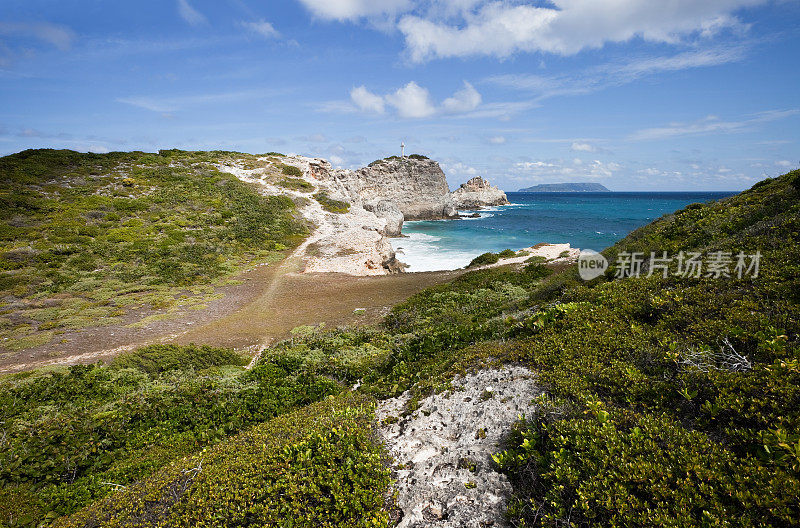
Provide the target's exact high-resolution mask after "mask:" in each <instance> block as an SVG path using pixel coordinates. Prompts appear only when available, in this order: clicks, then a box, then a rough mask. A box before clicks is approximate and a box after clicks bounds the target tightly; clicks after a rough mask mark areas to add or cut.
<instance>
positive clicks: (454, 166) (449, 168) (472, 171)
mask: <svg viewBox="0 0 800 528" xmlns="http://www.w3.org/2000/svg"><path fill="white" fill-rule="evenodd" d="M442 165H443V168H444V169H445V171H446V172H447V173H448V174H450V175H451V176H477V175H478V169H476V168H475V167H472V166H470V165H467V164H465V163H462V162H460V161H459V162H456V163H444V164H442Z"/></svg>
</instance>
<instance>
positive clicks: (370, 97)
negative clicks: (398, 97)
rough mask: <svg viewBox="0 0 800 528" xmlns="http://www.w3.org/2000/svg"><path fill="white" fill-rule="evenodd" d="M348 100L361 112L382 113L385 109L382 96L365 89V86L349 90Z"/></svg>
mask: <svg viewBox="0 0 800 528" xmlns="http://www.w3.org/2000/svg"><path fill="white" fill-rule="evenodd" d="M350 100H351V101H353V103H354V104H355V105H356V107H358V109H359V110H361V111H362V112H371V113H376V114H382V113H384V111H385V102H384V100H383V97H381V96H380V95H377V94H374V93H372V92H370V91H369V90H367V88H366V86H363V85H362V86H359V87H357V88H353V89H352V90H350Z"/></svg>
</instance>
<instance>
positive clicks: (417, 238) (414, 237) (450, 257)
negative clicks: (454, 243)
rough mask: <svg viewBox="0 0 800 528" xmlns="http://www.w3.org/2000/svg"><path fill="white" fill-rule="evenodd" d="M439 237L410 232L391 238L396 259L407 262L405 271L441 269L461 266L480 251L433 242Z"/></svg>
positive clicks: (452, 268)
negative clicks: (453, 247) (448, 247)
mask: <svg viewBox="0 0 800 528" xmlns="http://www.w3.org/2000/svg"><path fill="white" fill-rule="evenodd" d="M439 240H441V238H439V237H435V236H431V235H426V234H424V233H411V234H410V235H409V236H408V237H406V238H394V239H392V247H393V248H394V250H395V252H397V253H398V259H399V260H400V261H401V262H403V263H405V264H408V268H406V271H441V270H454V269H458V268H463V267H464V266H466V265H467V264H469V263H470V261H471V260H472V259H474V258H475V257H477V256H478V255H479V254H480V252H477V251H461V250H457V249H447V248H443V247H441V246H439V245H437V244H436V243H435V242H438V241H439Z"/></svg>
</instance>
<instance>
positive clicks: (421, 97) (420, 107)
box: [386, 81, 436, 118]
mask: <svg viewBox="0 0 800 528" xmlns="http://www.w3.org/2000/svg"><path fill="white" fill-rule="evenodd" d="M386 102H387V103H389V104H390V105H391V106H393V107H394V108H395V109H396V110H397V113H398V115H399V116H400V117H408V118H422V117H430V116H432V115H433V114H435V113H436V107H435V106H434V104H433V101H431V94H430V92H428V90H427V89H426V88H423V87H421V86H420V85H418V84H417V83H415V82H414V81H411V82H410V83H408V84H407V85H405V86H403V87H402V88H398V89H397V91H395V92H394V93H390V94H388V95H387V96H386Z"/></svg>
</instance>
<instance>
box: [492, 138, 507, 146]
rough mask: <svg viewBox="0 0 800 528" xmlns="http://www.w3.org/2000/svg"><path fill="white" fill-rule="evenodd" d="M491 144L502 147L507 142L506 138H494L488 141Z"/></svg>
mask: <svg viewBox="0 0 800 528" xmlns="http://www.w3.org/2000/svg"><path fill="white" fill-rule="evenodd" d="M488 141H489V143H491V144H492V145H502V144H503V143H505V142H506V138H505V137H504V136H493V137H490V138H489V139H488Z"/></svg>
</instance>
